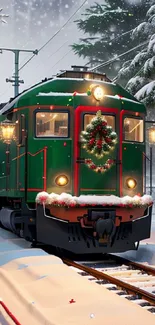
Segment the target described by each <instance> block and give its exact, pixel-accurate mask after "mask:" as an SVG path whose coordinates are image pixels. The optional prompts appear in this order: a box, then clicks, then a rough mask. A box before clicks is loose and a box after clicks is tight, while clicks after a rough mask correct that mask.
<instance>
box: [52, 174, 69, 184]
mask: <svg viewBox="0 0 155 325" xmlns="http://www.w3.org/2000/svg"><path fill="white" fill-rule="evenodd" d="M55 183H56V184H57V185H58V186H65V185H67V184H68V178H67V176H65V175H60V176H57V178H56V179H55Z"/></svg>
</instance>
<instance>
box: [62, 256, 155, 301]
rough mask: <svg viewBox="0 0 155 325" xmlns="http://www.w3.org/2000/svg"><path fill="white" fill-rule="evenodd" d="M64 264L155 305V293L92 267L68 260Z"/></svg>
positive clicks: (64, 260)
mask: <svg viewBox="0 0 155 325" xmlns="http://www.w3.org/2000/svg"><path fill="white" fill-rule="evenodd" d="M63 262H64V263H65V264H66V265H68V266H72V267H75V268H77V269H80V270H82V271H84V272H85V273H87V274H89V275H92V276H93V277H95V278H96V279H98V280H107V281H108V282H110V283H113V284H115V285H116V286H118V287H119V288H123V289H125V290H126V291H127V292H128V294H134V295H139V296H140V297H141V298H143V299H145V300H146V301H148V302H149V303H151V304H152V305H155V295H154V294H153V293H150V292H147V291H145V290H143V289H140V288H138V287H135V286H133V285H131V284H129V283H126V282H124V281H121V280H119V279H116V278H114V277H112V276H111V275H108V274H106V273H104V272H103V273H102V272H100V271H97V270H94V269H92V268H91V267H88V266H85V265H81V264H78V263H76V262H74V261H71V260H68V259H63Z"/></svg>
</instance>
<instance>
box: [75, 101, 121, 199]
mask: <svg viewBox="0 0 155 325" xmlns="http://www.w3.org/2000/svg"><path fill="white" fill-rule="evenodd" d="M98 110H101V111H102V112H105V113H115V114H118V112H119V111H118V109H117V108H107V107H101V106H98V107H96V106H78V107H77V108H76V110H75V130H74V195H76V196H78V195H79V164H78V163H77V162H76V161H77V158H78V157H79V154H80V148H79V146H78V142H79V134H80V131H81V130H80V125H81V124H80V122H81V113H85V112H94V113H96V112H97V111H98Z"/></svg>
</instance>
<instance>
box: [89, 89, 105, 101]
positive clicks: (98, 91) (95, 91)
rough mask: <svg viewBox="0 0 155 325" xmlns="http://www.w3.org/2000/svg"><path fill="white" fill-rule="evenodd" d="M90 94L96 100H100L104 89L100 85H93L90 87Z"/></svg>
mask: <svg viewBox="0 0 155 325" xmlns="http://www.w3.org/2000/svg"><path fill="white" fill-rule="evenodd" d="M92 94H93V96H94V97H95V99H96V100H101V99H102V98H103V96H104V91H103V89H102V87H100V86H94V87H93V88H92Z"/></svg>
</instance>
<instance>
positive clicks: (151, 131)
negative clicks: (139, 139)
mask: <svg viewBox="0 0 155 325" xmlns="http://www.w3.org/2000/svg"><path fill="white" fill-rule="evenodd" d="M148 136H149V144H150V145H153V144H155V124H153V125H152V126H151V127H150V128H148Z"/></svg>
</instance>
